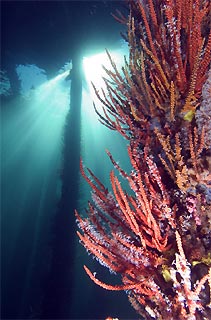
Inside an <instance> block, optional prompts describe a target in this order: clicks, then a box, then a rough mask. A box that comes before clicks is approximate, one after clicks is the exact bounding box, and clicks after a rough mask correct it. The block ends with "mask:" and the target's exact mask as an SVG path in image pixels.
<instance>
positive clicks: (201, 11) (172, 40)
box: [76, 0, 211, 320]
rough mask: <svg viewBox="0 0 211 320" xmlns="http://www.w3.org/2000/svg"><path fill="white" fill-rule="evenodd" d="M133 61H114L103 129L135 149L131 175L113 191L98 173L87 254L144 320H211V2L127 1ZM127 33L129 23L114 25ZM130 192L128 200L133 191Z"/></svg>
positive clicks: (87, 174)
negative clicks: (117, 280)
mask: <svg viewBox="0 0 211 320" xmlns="http://www.w3.org/2000/svg"><path fill="white" fill-rule="evenodd" d="M128 3H129V8H130V14H129V16H128V18H127V27H128V33H127V37H125V38H127V41H128V44H129V49H130V55H129V61H125V65H124V67H123V68H122V70H121V71H119V70H118V69H117V66H116V64H115V62H114V61H113V59H112V57H111V55H110V54H109V53H108V52H107V54H108V59H109V61H110V64H111V70H109V69H106V68H105V71H106V73H107V77H108V79H104V82H105V85H106V90H101V91H99V90H98V89H97V88H96V87H95V86H94V85H93V87H94V90H95V93H96V96H97V97H98V99H99V101H100V102H101V103H102V105H103V111H102V113H99V112H98V111H97V110H96V109H95V111H96V112H97V114H98V116H99V120H100V121H101V123H102V124H103V125H105V126H107V127H108V128H109V129H111V130H116V131H117V132H118V133H119V134H120V135H122V136H123V137H124V138H126V139H127V141H128V149H127V151H128V157H129V160H130V164H131V169H130V172H126V171H125V170H123V169H122V167H121V166H120V165H119V164H118V163H117V161H116V160H115V159H114V158H113V156H112V154H111V153H110V152H109V151H107V154H108V156H109V158H110V160H111V163H112V164H113V166H114V168H115V169H116V170H117V172H118V173H119V174H120V175H121V176H122V178H123V181H124V182H123V183H122V182H121V181H122V180H120V179H119V178H118V176H117V175H116V174H114V171H111V173H110V182H111V188H110V189H111V190H110V191H109V189H107V188H106V187H105V186H104V185H103V184H102V183H101V182H100V180H99V179H98V178H97V177H96V176H95V175H94V173H93V172H92V171H91V170H90V169H87V170H85V169H84V167H83V164H82V161H81V164H80V167H81V173H82V176H83V177H84V179H85V180H86V181H87V183H88V184H89V185H90V187H91V189H92V201H90V202H89V204H88V209H87V211H86V215H85V217H84V216H82V215H80V214H79V213H77V212H76V219H77V222H78V226H79V228H80V232H78V236H79V238H80V241H81V243H82V244H83V246H84V247H85V248H86V249H87V250H88V251H89V252H90V253H91V254H92V255H93V256H94V257H95V258H96V259H97V260H98V261H99V262H100V263H101V264H102V265H103V266H105V267H107V268H108V269H109V270H110V272H112V273H118V274H120V276H121V284H119V285H109V284H106V283H104V282H102V281H100V280H99V279H98V278H96V277H95V274H94V273H92V272H91V271H90V270H89V269H88V268H87V267H86V266H85V267H84V268H85V271H86V273H87V274H88V276H89V277H90V278H91V279H92V280H93V281H94V282H95V283H96V284H97V285H99V286H101V287H103V288H104V289H107V290H127V294H128V298H129V301H130V302H131V304H132V306H133V307H134V309H135V310H136V311H137V312H138V314H139V315H141V316H143V317H144V318H145V319H160V320H173V319H180V320H202V319H211V302H210V299H211V69H209V68H210V64H211V30H210V29H211V25H210V21H211V14H210V12H211V10H210V9H211V4H210V0H196V1H189V0H184V1H182V0H178V1H174V0H137V1H134V0H129V1H128ZM116 19H117V20H118V21H119V22H121V23H126V20H125V17H124V16H123V15H121V14H120V13H119V14H118V17H117V18H116ZM126 190H127V191H126Z"/></svg>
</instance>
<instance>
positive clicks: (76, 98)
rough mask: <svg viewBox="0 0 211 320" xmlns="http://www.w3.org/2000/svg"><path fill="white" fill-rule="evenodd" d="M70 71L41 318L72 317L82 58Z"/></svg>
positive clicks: (76, 61) (74, 62) (77, 60)
mask: <svg viewBox="0 0 211 320" xmlns="http://www.w3.org/2000/svg"><path fill="white" fill-rule="evenodd" d="M72 63H73V68H72V71H71V73H70V78H71V92H70V100H71V101H70V109H69V111H68V114H67V117H66V123H65V128H64V146H63V168H62V177H61V179H62V190H61V199H60V201H59V204H58V208H57V211H56V214H55V218H54V222H53V226H52V228H53V232H52V233H53V237H52V245H51V248H52V260H51V266H50V272H49V275H48V278H47V281H46V283H45V284H44V287H45V295H44V300H43V304H42V314H41V318H44V319H46V318H51V319H68V318H71V296H72V294H73V292H72V288H73V279H74V274H73V270H74V253H75V243H76V232H75V230H76V224H75V216H74V210H75V209H76V208H77V200H78V189H79V160H80V141H81V98H82V58H81V56H80V54H78V53H77V54H75V55H74V56H73V57H72Z"/></svg>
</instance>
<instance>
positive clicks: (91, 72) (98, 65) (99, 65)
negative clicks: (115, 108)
mask: <svg viewBox="0 0 211 320" xmlns="http://www.w3.org/2000/svg"><path fill="white" fill-rule="evenodd" d="M109 54H110V55H111V58H112V60H113V61H114V62H115V64H116V66H117V69H118V70H120V71H121V67H122V66H123V65H124V56H125V55H127V54H128V50H127V49H126V48H125V47H123V48H121V49H119V50H115V51H112V50H111V51H109ZM103 66H104V67H105V68H106V69H108V70H112V66H111V63H110V61H109V58H108V55H107V54H106V52H103V53H99V54H96V55H93V56H91V57H85V58H84V59H83V68H84V73H85V78H86V81H87V84H88V87H89V91H90V94H91V97H92V99H93V101H94V102H95V103H98V100H97V98H96V95H95V94H94V91H93V88H92V85H91V82H93V83H94V85H95V87H96V88H97V89H98V90H100V89H101V88H102V89H104V90H105V88H106V87H105V83H104V80H103V77H105V78H109V76H108V75H107V73H106V72H105V70H104V69H103Z"/></svg>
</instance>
